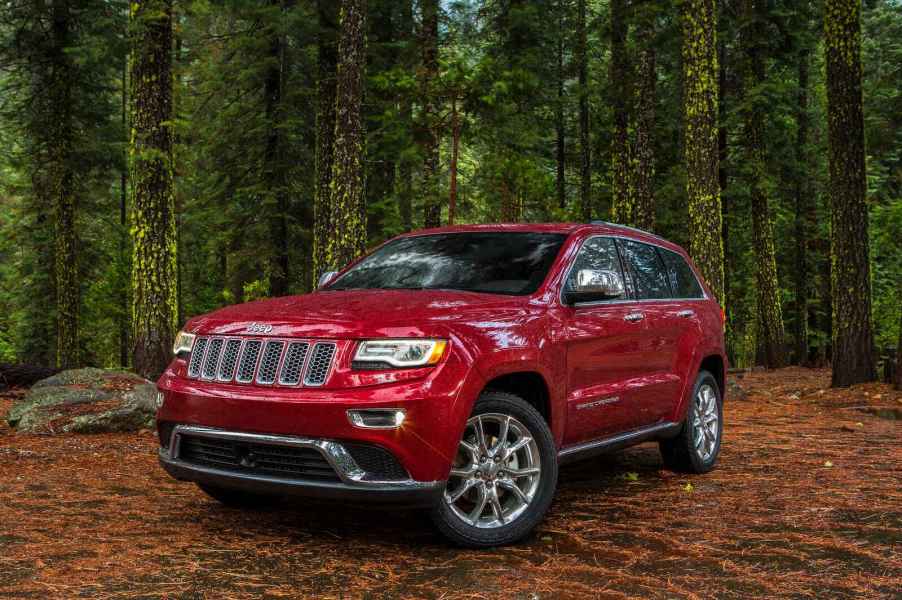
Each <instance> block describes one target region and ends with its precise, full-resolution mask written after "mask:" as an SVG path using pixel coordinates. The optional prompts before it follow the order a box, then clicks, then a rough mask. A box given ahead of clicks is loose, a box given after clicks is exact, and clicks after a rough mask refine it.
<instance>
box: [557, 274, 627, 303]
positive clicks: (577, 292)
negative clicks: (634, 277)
mask: <svg viewBox="0 0 902 600" xmlns="http://www.w3.org/2000/svg"><path fill="white" fill-rule="evenodd" d="M623 292H624V287H623V278H622V277H621V276H620V273H617V272H616V271H610V270H608V269H599V270H595V269H580V270H579V271H577V272H576V280H575V281H574V282H573V284H572V285H571V286H570V287H569V289H567V290H565V292H564V300H565V301H566V302H567V303H568V304H576V303H577V302H596V301H598V300H610V299H612V298H619V297H620V296H622V295H623Z"/></svg>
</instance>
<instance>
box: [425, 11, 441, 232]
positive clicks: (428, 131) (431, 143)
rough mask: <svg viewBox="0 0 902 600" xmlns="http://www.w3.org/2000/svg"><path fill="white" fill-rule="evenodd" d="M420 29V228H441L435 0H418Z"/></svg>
mask: <svg viewBox="0 0 902 600" xmlns="http://www.w3.org/2000/svg"><path fill="white" fill-rule="evenodd" d="M420 10H421V11H422V19H423V26H422V31H421V34H420V41H421V43H422V55H423V68H422V69H421V74H422V76H421V81H420V90H421V91H420V94H421V98H422V107H423V108H422V110H423V113H422V116H421V121H422V122H421V124H420V140H421V141H420V147H421V148H420V149H421V152H422V154H423V181H424V182H425V193H424V196H423V225H424V226H425V227H438V226H439V225H441V224H442V205H441V202H440V201H439V195H438V189H437V188H438V159H439V155H438V153H439V146H438V145H439V140H438V132H437V129H436V120H437V116H438V110H439V107H438V103H437V101H436V93H437V90H436V89H435V86H436V80H437V79H438V0H421V2H420Z"/></svg>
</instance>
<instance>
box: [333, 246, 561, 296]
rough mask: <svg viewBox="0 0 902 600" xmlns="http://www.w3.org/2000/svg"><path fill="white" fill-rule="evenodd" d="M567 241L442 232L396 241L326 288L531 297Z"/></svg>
mask: <svg viewBox="0 0 902 600" xmlns="http://www.w3.org/2000/svg"><path fill="white" fill-rule="evenodd" d="M565 237H566V236H564V235H562V234H556V233H530V232H485V233H482V232H478V233H444V234H435V235H421V236H414V237H405V238H399V239H397V240H394V241H391V242H389V243H387V244H385V245H384V246H382V247H381V248H379V249H378V250H376V251H375V252H373V253H372V254H371V255H369V256H367V257H366V258H364V259H363V260H361V261H360V262H359V263H357V264H356V265H354V267H352V268H351V269H350V270H349V271H347V272H346V273H345V274H344V275H342V276H341V277H339V278H338V279H336V280H335V282H334V283H332V284H331V285H329V286H328V287H326V288H325V289H327V290H349V289H385V290H397V289H448V290H464V291H470V292H484V293H490V294H511V295H525V294H531V293H533V292H535V291H536V290H537V289H539V286H540V285H542V281H544V279H545V275H546V274H547V273H548V269H549V268H550V267H551V263H552V262H554V259H555V257H556V256H557V253H558V250H560V248H561V245H562V244H563V243H564V238H565Z"/></svg>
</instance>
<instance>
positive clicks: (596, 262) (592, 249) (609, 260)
mask: <svg viewBox="0 0 902 600" xmlns="http://www.w3.org/2000/svg"><path fill="white" fill-rule="evenodd" d="M580 269H594V270H597V271H601V270H606V271H614V272H615V273H617V274H618V275H620V277H621V278H623V271H622V270H621V269H620V257H619V256H617V246H616V245H615V244H614V240H612V239H611V238H606V237H594V238H590V239H589V240H588V241H587V242H586V243H585V244H583V247H582V248H580V250H579V254H578V255H577V256H576V260H575V261H574V262H573V268H572V269H570V275H569V276H568V277H567V283H566V284H565V286H564V288H565V289H570V288H571V286H572V285H573V283H574V282H575V281H576V273H577V272H578V271H579V270H580Z"/></svg>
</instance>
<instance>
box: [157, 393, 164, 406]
mask: <svg viewBox="0 0 902 600" xmlns="http://www.w3.org/2000/svg"><path fill="white" fill-rule="evenodd" d="M164 401H165V399H164V398H163V392H157V399H156V402H155V404H156V405H157V410H160V409H161V408H163V402H164Z"/></svg>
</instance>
